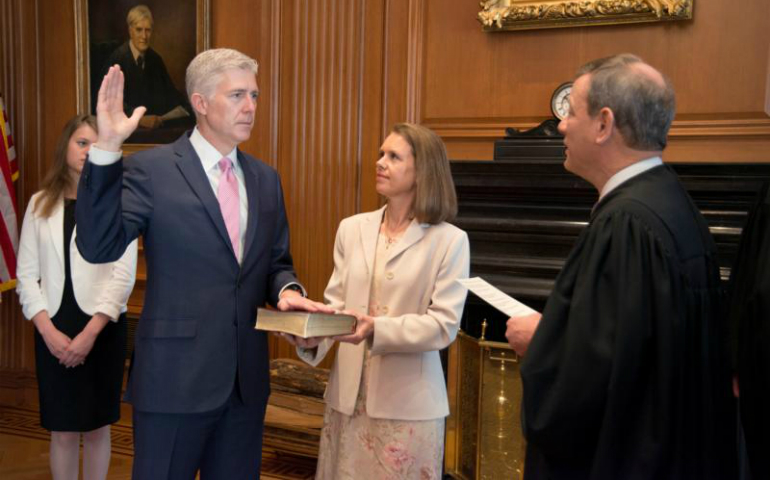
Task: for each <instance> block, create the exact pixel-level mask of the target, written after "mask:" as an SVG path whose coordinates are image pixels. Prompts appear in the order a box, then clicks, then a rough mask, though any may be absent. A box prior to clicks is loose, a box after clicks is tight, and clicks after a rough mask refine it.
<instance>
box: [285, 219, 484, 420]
mask: <svg viewBox="0 0 770 480" xmlns="http://www.w3.org/2000/svg"><path fill="white" fill-rule="evenodd" d="M384 211H385V209H384V208H382V209H380V210H377V211H375V212H369V213H363V214H359V215H355V216H352V217H349V218H346V219H345V220H343V221H342V222H341V223H340V226H339V229H338V230H337V238H336V241H335V244H334V273H333V274H332V276H331V278H330V279H329V284H328V285H327V287H326V291H325V292H324V297H325V298H326V302H327V303H328V304H329V305H330V306H332V307H333V308H335V309H339V310H353V311H356V312H360V313H364V314H366V313H367V309H368V305H369V290H370V287H371V283H372V273H373V268H374V256H375V250H376V244H377V236H378V234H379V230H380V223H381V221H382V215H383V213H384ZM469 265H470V247H469V244H468V236H467V235H466V233H465V232H464V231H462V230H460V229H459V228H457V227H455V226H453V225H450V224H448V223H441V224H439V225H429V224H420V223H417V222H416V221H415V220H413V221H412V223H411V224H410V225H409V227H408V228H407V230H406V232H404V235H403V237H402V238H401V241H399V242H398V243H397V244H396V245H395V247H394V248H392V251H391V252H389V253H388V258H387V259H386V264H385V278H383V279H382V283H381V287H380V288H381V294H382V298H380V302H381V304H382V305H383V306H385V307H387V316H380V317H375V318H374V336H373V339H372V341H371V343H370V344H369V346H370V349H371V355H372V358H371V363H370V370H369V386H368V389H367V392H366V413H367V415H369V416H370V417H372V418H387V419H396V420H430V419H436V418H442V417H445V416H447V415H449V405H448V402H447V393H446V384H445V382H444V372H443V370H442V368H441V359H440V357H439V352H438V351H439V350H441V349H443V348H445V347H447V346H448V345H449V344H450V343H452V342H453V341H454V339H455V337H456V336H457V331H458V329H459V326H460V317H461V316H462V311H463V307H464V305H465V297H466V295H467V291H466V289H465V288H464V287H463V286H461V285H460V284H458V283H457V282H455V280H456V279H458V278H467V277H468V271H469V269H470V266H469ZM332 345H333V341H331V340H328V339H327V340H325V341H324V342H323V343H321V344H320V345H319V346H318V348H317V349H312V350H305V349H298V354H299V355H300V357H301V358H302V359H303V360H305V361H306V362H308V363H310V364H311V365H317V364H318V363H319V362H320V361H321V360H322V359H323V357H324V356H325V355H326V353H327V352H328V351H329V349H330V348H331V347H332ZM364 353H365V345H364V343H363V342H361V343H360V344H358V345H353V344H349V343H341V344H340V347H339V350H338V352H337V356H336V358H335V361H334V365H333V367H332V372H331V376H330V378H329V384H328V385H327V388H326V394H325V398H326V402H327V403H328V405H329V406H331V407H332V408H333V409H335V410H337V411H339V412H342V413H344V414H346V415H352V413H353V410H354V408H355V404H356V397H357V395H358V390H359V386H360V382H361V370H362V367H363V362H364Z"/></svg>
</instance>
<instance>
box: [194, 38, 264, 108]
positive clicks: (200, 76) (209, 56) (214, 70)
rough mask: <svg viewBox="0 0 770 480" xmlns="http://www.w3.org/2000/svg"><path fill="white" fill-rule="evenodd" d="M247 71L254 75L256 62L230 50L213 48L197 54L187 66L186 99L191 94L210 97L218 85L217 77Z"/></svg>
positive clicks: (256, 67)
mask: <svg viewBox="0 0 770 480" xmlns="http://www.w3.org/2000/svg"><path fill="white" fill-rule="evenodd" d="M236 68H237V69H241V70H247V71H250V72H252V73H254V75H256V74H257V72H258V71H259V65H258V64H257V61H256V60H254V59H253V58H251V57H249V56H248V55H244V54H242V53H241V52H239V51H238V50H233V49H232V48H214V49H211V50H206V51H205V52H201V53H199V54H198V55H197V56H196V57H195V58H193V61H192V62H190V65H188V66H187V75H186V78H185V86H186V88H187V96H188V98H192V95H193V93H200V94H202V95H204V96H206V97H210V96H211V95H212V94H213V93H214V88H215V87H216V85H217V83H219V77H220V75H221V74H222V73H224V72H225V71H226V70H231V69H236Z"/></svg>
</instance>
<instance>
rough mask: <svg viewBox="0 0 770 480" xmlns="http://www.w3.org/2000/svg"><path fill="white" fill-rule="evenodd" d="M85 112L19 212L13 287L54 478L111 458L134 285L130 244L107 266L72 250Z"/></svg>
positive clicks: (94, 468) (90, 474)
mask: <svg viewBox="0 0 770 480" xmlns="http://www.w3.org/2000/svg"><path fill="white" fill-rule="evenodd" d="M96 128H97V127H96V121H95V119H94V118H93V117H92V116H90V115H78V116H76V117H75V118H73V119H71V120H70V121H69V122H68V123H67V125H66V126H65V127H64V130H63V132H62V134H61V136H60V137H59V140H58V142H57V145H56V150H55V154H54V162H53V166H52V168H51V171H50V172H49V173H48V175H47V176H46V178H45V179H44V180H43V183H42V188H41V190H40V191H39V192H37V193H36V194H34V195H33V196H32V198H31V200H30V202H29V206H28V207H27V211H26V214H25V215H24V223H23V224H22V228H21V239H20V242H19V257H18V268H17V277H18V284H17V288H16V291H17V293H18V294H19V300H20V303H21V305H22V311H23V313H24V316H25V317H26V318H27V319H29V320H31V321H32V322H33V323H34V325H35V363H36V372H37V379H38V385H39V392H40V395H39V396H40V424H41V425H42V426H43V428H45V429H47V430H50V431H51V472H52V474H53V478H54V480H60V479H62V480H70V479H72V480H77V478H78V470H79V451H80V437H81V434H82V436H83V478H84V479H85V480H102V479H104V478H106V476H107V470H108V468H109V462H110V424H111V423H114V422H116V421H117V420H118V419H119V418H120V391H121V386H122V381H123V367H124V360H125V349H126V321H125V312H126V302H127V301H128V297H129V295H130V294H131V290H132V289H133V287H134V281H135V276H136V257H137V246H136V242H134V243H133V244H132V245H131V246H130V247H129V248H128V249H127V250H126V253H125V254H124V255H123V257H122V258H121V259H120V260H118V261H117V262H114V263H109V264H102V265H94V264H90V263H88V262H86V261H85V260H83V258H82V257H81V256H80V254H79V253H78V250H77V247H76V246H75V236H76V235H77V229H76V227H75V201H76V197H77V185H78V181H79V179H80V172H81V171H82V169H83V165H84V163H85V160H86V155H87V153H88V149H89V147H90V146H91V144H92V143H93V142H95V141H96Z"/></svg>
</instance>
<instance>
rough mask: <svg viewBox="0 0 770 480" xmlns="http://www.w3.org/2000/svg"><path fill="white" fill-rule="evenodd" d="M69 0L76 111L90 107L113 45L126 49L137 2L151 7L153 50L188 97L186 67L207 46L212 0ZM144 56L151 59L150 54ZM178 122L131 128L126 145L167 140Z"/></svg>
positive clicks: (133, 146)
mask: <svg viewBox="0 0 770 480" xmlns="http://www.w3.org/2000/svg"><path fill="white" fill-rule="evenodd" d="M73 1H74V6H75V35H76V48H75V55H76V62H77V63H76V64H77V70H76V75H77V78H76V101H77V107H78V112H80V113H88V112H90V113H94V111H95V103H96V92H98V89H99V81H100V80H99V79H100V78H101V75H102V74H103V70H104V68H105V65H104V63H110V59H112V58H114V57H113V54H114V53H115V52H117V48H116V47H118V46H119V47H123V48H124V49H125V45H127V44H128V36H129V35H128V25H127V14H128V12H129V11H130V10H131V8H133V7H135V6H137V5H145V6H147V7H148V8H149V9H150V11H151V12H152V16H153V25H152V30H153V31H152V35H151V42H150V49H152V50H153V51H156V52H157V54H156V55H155V57H156V58H161V60H160V63H161V64H162V66H163V69H165V70H166V71H167V75H166V76H167V77H168V78H170V79H171V81H172V83H173V87H175V88H176V90H177V92H178V93H179V94H180V96H182V97H184V98H185V99H186V94H185V93H184V92H185V85H184V73H185V69H186V67H187V65H188V64H189V63H190V61H191V60H192V59H193V57H194V56H195V55H197V54H198V53H200V52H202V51H203V50H206V49H208V48H210V46H211V0H73ZM111 52H112V53H111ZM147 58H148V64H149V55H148V56H147ZM143 71H147V70H146V69H145V70H143ZM127 78H128V75H127ZM127 83H128V81H127ZM190 113H191V112H190ZM190 119H191V120H190V123H194V117H192V116H191V117H190ZM171 128H175V131H174V132H171V131H170V129H171ZM182 128H184V126H180V125H179V122H176V125H172V126H169V127H166V126H165V125H164V127H161V128H157V129H156V130H154V131H149V132H148V131H145V132H144V134H143V135H139V136H137V135H136V134H135V135H134V136H132V137H129V139H128V140H127V141H126V144H125V146H124V151H126V152H127V153H131V152H133V151H137V150H143V149H145V148H149V147H152V146H154V145H158V144H162V143H169V142H170V141H173V140H174V139H176V137H178V132H177V131H178V130H181V129H182ZM140 130H141V129H140ZM137 132H139V130H137ZM139 133H141V132H139ZM172 137H173V139H172Z"/></svg>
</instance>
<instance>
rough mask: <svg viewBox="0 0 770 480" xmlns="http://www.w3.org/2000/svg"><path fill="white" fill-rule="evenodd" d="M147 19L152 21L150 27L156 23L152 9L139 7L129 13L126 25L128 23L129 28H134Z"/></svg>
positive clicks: (144, 6) (143, 6)
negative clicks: (153, 19)
mask: <svg viewBox="0 0 770 480" xmlns="http://www.w3.org/2000/svg"><path fill="white" fill-rule="evenodd" d="M145 18H146V19H148V20H149V21H150V25H152V24H153V23H154V22H153V21H152V12H151V11H150V8H149V7H148V6H147V5H137V6H135V7H134V8H132V9H131V10H129V11H128V16H127V17H126V23H128V26H129V27H132V26H134V25H136V23H137V22H139V21H141V20H144V19H145Z"/></svg>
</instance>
